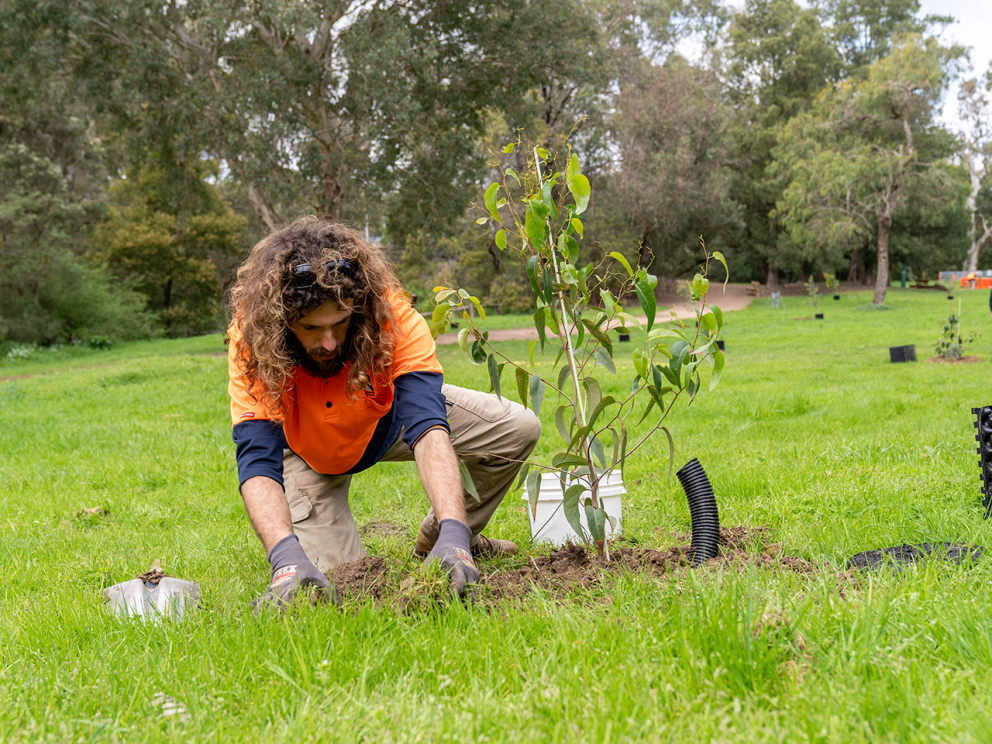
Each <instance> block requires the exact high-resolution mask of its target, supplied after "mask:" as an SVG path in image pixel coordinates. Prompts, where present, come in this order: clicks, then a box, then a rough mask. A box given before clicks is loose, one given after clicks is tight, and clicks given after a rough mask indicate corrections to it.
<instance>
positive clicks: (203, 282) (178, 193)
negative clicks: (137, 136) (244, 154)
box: [91, 161, 245, 335]
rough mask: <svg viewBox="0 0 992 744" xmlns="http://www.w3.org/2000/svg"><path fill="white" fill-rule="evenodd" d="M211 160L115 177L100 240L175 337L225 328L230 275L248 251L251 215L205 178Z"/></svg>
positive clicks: (96, 256)
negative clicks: (185, 168)
mask: <svg viewBox="0 0 992 744" xmlns="http://www.w3.org/2000/svg"><path fill="white" fill-rule="evenodd" d="M205 165H206V164H204V163H203V162H202V161H201V162H198V163H197V164H196V166H195V168H194V172H193V173H176V172H170V171H161V170H158V171H151V170H142V171H138V172H137V173H135V174H134V176H133V177H132V178H127V179H123V180H120V181H118V182H116V183H115V184H114V185H113V186H112V187H111V196H112V199H113V201H114V202H115V205H114V206H111V207H110V211H109V215H108V216H107V218H106V219H105V220H104V221H103V222H102V223H101V224H100V225H99V227H98V228H97V231H96V235H95V238H94V241H93V245H94V248H93V251H92V253H91V256H92V258H93V260H94V261H96V262H98V263H100V264H102V265H104V266H106V267H107V268H108V270H110V271H111V272H113V273H114V274H116V275H117V276H120V277H123V278H127V279H129V280H131V281H132V282H134V284H135V286H136V287H137V288H138V289H139V290H140V291H141V292H142V293H143V294H144V295H145V296H146V297H147V298H148V306H149V308H150V309H151V310H153V311H154V312H155V313H156V314H157V316H158V318H159V321H160V322H161V323H162V325H163V326H164V328H165V330H166V332H167V333H169V334H170V335H182V334H185V333H187V332H190V331H194V330H202V329H216V328H219V327H222V323H223V312H222V308H221V303H220V298H221V296H222V282H223V277H224V275H225V274H227V273H229V272H230V271H231V270H232V269H233V266H234V263H235V262H236V260H237V259H238V257H239V255H240V253H241V248H242V245H241V235H242V231H243V230H244V227H245V219H244V217H242V216H241V215H238V214H235V213H234V211H233V210H232V209H231V208H230V206H228V204H227V203H226V202H225V201H224V200H223V199H222V198H221V196H220V194H219V193H218V192H217V190H216V189H215V188H214V187H213V186H212V185H211V184H209V183H207V182H206V181H205V180H204V176H205V175H206V173H205V172H204V171H205V170H206V168H205Z"/></svg>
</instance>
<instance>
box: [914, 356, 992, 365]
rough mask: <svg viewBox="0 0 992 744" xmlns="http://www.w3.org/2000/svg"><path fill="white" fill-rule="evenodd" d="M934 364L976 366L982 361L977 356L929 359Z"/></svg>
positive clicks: (935, 357)
mask: <svg viewBox="0 0 992 744" xmlns="http://www.w3.org/2000/svg"><path fill="white" fill-rule="evenodd" d="M927 361H928V362H933V363H934V364H975V363H977V362H980V361H982V360H981V359H979V358H978V357H977V356H963V357H961V358H960V359H944V357H942V356H934V357H930V358H929V359H927Z"/></svg>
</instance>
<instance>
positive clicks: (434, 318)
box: [431, 302, 451, 338]
mask: <svg viewBox="0 0 992 744" xmlns="http://www.w3.org/2000/svg"><path fill="white" fill-rule="evenodd" d="M449 310H451V305H449V304H448V303H446V302H442V303H441V304H440V305H435V306H434V312H432V313H431V335H432V336H433V337H434V338H437V337H438V336H440V335H441V334H442V333H444V332H445V330H447V328H446V326H447V325H448V311H449Z"/></svg>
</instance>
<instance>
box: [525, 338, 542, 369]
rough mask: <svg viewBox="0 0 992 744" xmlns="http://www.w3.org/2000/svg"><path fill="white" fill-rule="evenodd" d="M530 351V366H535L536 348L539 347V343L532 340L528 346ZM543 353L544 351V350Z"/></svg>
mask: <svg viewBox="0 0 992 744" xmlns="http://www.w3.org/2000/svg"><path fill="white" fill-rule="evenodd" d="M527 346H528V347H529V350H530V366H531V367H533V366H534V347H535V346H537V341H534V340H533V339H531V342H530V343H529V344H528V345H527ZM541 351H544V350H543V349H542V350H541Z"/></svg>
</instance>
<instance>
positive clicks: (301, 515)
mask: <svg viewBox="0 0 992 744" xmlns="http://www.w3.org/2000/svg"><path fill="white" fill-rule="evenodd" d="M312 511H313V502H312V501H310V497H309V496H307V495H306V494H305V493H303V492H302V491H297V492H296V493H295V494H293V496H292V497H291V498H290V499H289V516H290V518H291V519H292V520H293V524H297V523H298V522H302V521H303V520H304V519H306V518H307V517H309V516H310V513H311V512H312Z"/></svg>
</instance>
